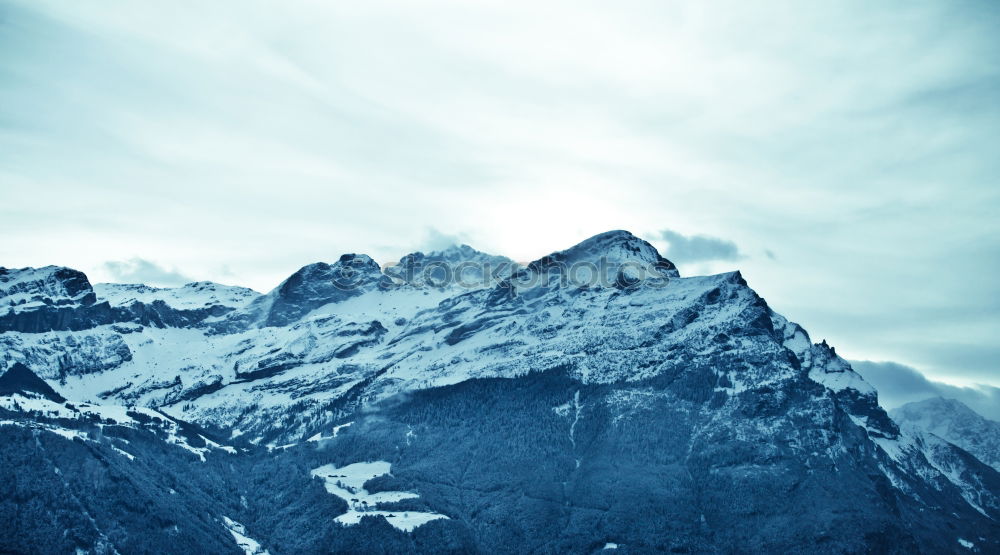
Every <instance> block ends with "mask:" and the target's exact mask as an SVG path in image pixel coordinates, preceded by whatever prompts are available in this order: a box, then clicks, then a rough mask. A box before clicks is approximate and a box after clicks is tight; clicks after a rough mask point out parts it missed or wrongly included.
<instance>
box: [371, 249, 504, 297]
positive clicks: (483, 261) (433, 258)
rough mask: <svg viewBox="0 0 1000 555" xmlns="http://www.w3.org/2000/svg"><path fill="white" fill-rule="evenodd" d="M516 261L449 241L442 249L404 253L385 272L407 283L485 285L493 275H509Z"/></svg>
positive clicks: (501, 276)
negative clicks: (448, 244)
mask: <svg viewBox="0 0 1000 555" xmlns="http://www.w3.org/2000/svg"><path fill="white" fill-rule="evenodd" d="M516 268H517V264H516V263H515V262H514V261H513V260H511V259H509V258H507V257H506V256H499V255H494V254H489V253H485V252H482V251H479V250H476V249H474V248H472V247H470V246H469V245H464V244H463V245H452V246H450V247H448V248H446V249H443V250H437V251H431V252H428V253H426V254H425V253H423V252H420V251H417V252H413V253H410V254H407V255H406V256H404V257H402V258H400V259H399V262H398V263H396V264H394V265H392V266H389V267H388V268H386V269H385V275H387V276H389V277H390V278H393V279H396V280H400V281H402V282H404V283H408V284H410V285H417V286H420V285H435V284H440V285H450V284H459V285H463V286H467V287H468V286H471V287H480V286H482V287H486V286H489V285H492V284H493V281H494V280H495V279H502V278H506V277H508V276H509V275H510V274H511V273H512V272H513V271H514V270H515V269H516Z"/></svg>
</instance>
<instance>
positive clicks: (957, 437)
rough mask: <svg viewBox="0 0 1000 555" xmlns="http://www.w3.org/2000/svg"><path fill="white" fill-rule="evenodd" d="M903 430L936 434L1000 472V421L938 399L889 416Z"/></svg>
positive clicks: (896, 411)
mask: <svg viewBox="0 0 1000 555" xmlns="http://www.w3.org/2000/svg"><path fill="white" fill-rule="evenodd" d="M889 414H890V415H891V416H892V419H893V420H895V421H896V422H897V423H898V424H899V425H900V426H901V427H903V428H906V429H909V430H913V431H916V432H922V433H930V434H934V435H936V436H938V437H940V438H942V439H944V440H946V441H948V442H950V443H953V444H955V445H957V446H959V447H961V448H962V449H965V450H966V451H968V452H969V453H972V454H973V455H975V456H976V458H978V459H979V460H981V461H983V462H984V463H986V464H988V465H990V466H992V467H993V468H995V469H997V470H1000V422H994V421H993V420H989V419H987V418H984V417H982V416H980V415H979V413H977V412H975V411H973V410H972V409H970V408H969V407H967V406H965V405H964V404H962V403H961V402H959V401H956V400H954V399H943V398H941V397H935V398H932V399H927V400H924V401H917V402H914V403H907V404H905V405H903V406H901V407H899V408H896V409H894V410H892V411H890V413H889Z"/></svg>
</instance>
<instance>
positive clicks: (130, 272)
mask: <svg viewBox="0 0 1000 555" xmlns="http://www.w3.org/2000/svg"><path fill="white" fill-rule="evenodd" d="M104 269H105V270H106V271H107V273H108V274H110V275H111V277H112V280H113V281H114V282H117V283H144V284H146V285H152V286H155V287H178V286H181V285H184V284H185V283H191V282H192V281H196V280H194V279H191V278H190V277H188V276H186V275H184V274H182V273H180V272H178V271H177V270H176V269H174V270H168V269H166V268H164V267H163V266H160V265H159V264H157V263H155V262H150V261H149V260H145V259H142V258H132V259H130V260H125V261H109V262H105V263H104Z"/></svg>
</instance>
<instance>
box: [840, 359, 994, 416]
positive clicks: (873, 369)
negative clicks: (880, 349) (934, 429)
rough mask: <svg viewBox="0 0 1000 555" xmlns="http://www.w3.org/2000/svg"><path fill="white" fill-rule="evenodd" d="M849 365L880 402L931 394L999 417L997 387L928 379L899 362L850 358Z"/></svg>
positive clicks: (901, 402) (891, 404)
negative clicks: (966, 385) (950, 383)
mask: <svg viewBox="0 0 1000 555" xmlns="http://www.w3.org/2000/svg"><path fill="white" fill-rule="evenodd" d="M851 366H852V367H853V368H854V370H855V371H857V372H858V373H859V374H861V376H862V377H864V379H865V380H866V381H867V382H868V383H870V384H872V385H873V386H874V387H875V389H877V390H878V398H879V403H880V404H881V405H882V406H883V407H885V408H887V409H893V408H896V407H898V406H900V405H904V404H906V403H910V402H913V401H921V400H924V399H929V398H931V397H944V398H946V399H956V400H958V401H961V402H963V403H965V404H966V405H968V406H969V407H970V408H972V409H973V410H975V411H976V412H978V413H980V414H982V415H983V416H985V417H987V418H990V419H992V420H997V421H1000V388H996V387H992V386H988V385H979V386H976V387H957V386H954V385H949V384H946V383H941V382H937V381H933V380H929V379H927V377H925V376H924V375H923V374H921V373H920V372H919V371H918V370H917V369H916V368H912V367H910V366H906V365H904V364H899V363H898V362H873V361H870V360H852V361H851Z"/></svg>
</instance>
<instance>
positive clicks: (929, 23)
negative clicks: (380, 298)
mask: <svg viewBox="0 0 1000 555" xmlns="http://www.w3.org/2000/svg"><path fill="white" fill-rule="evenodd" d="M998 14H1000V9H998V8H997V5H996V4H995V3H993V2H986V1H983V2H977V1H968V2H943V1H942V2H910V1H906V2H902V1H898V2H877V3H872V2H850V1H849V2H836V3H834V2H823V3H815V2H793V1H789V2H743V1H733V2H685V3H672V2H662V1H649V2H634V1H627V0H626V1H622V2H586V1H585V2H581V1H579V0H577V1H573V2H543V3H538V2H526V3H518V2H511V1H503V2H465V1H454V2H447V1H446V2H430V3H428V2H420V3H415V2H396V3H383V2H378V1H361V2H301V3H290V2H282V3H280V5H278V4H272V5H266V3H259V2H244V1H238V2H237V1H234V2H178V1H163V2H155V3H150V2H142V3H138V2H125V1H122V2H101V3H96V2H93V3H92V2H64V1H47V0H24V1H13V2H11V1H9V0H0V237H2V238H3V240H2V241H0V265H3V266H7V267H22V266H41V265H47V264H56V265H65V266H71V267H75V268H78V269H80V270H83V271H85V272H87V273H88V275H89V276H90V277H91V280H92V281H94V282H98V281H144V282H147V283H151V284H158V285H177V284H181V283H184V282H185V281H190V280H195V279H197V280H215V281H220V282H223V283H231V284H239V285H247V286H251V287H254V288H256V289H258V290H268V289H270V288H272V287H273V286H275V285H276V284H277V283H278V282H279V281H280V280H281V279H283V278H284V277H286V276H287V275H289V274H290V273H292V272H293V271H294V270H296V269H297V268H298V267H300V266H302V265H304V264H306V263H310V262H314V261H318V260H325V261H331V260H335V259H336V257H338V256H339V255H340V254H341V253H343V252H364V253H368V254H370V255H372V256H373V257H375V258H376V259H378V260H380V261H389V260H395V259H398V258H399V256H401V255H403V254H405V253H407V252H410V251H413V250H420V249H425V250H426V249H434V248H439V247H443V246H447V245H448V244H449V243H452V242H455V241H458V242H464V243H468V244H470V245H472V246H474V247H476V248H479V249H481V250H484V251H488V252H493V253H498V254H506V255H508V256H510V257H512V258H514V259H517V260H530V259H534V258H537V257H539V256H541V255H544V254H546V253H548V252H550V251H553V250H558V249H562V248H566V247H568V246H570V245H572V244H574V243H576V242H578V241H580V240H582V239H584V238H586V237H588V236H590V235H593V234H595V233H598V232H602V231H607V230H610V229H628V230H630V231H632V232H633V233H635V234H637V235H639V236H641V237H644V238H646V239H648V240H650V241H651V242H653V243H654V244H655V245H656V246H657V247H658V248H660V250H661V252H663V254H664V255H665V256H667V257H668V258H671V259H672V260H673V261H674V262H676V263H677V264H678V265H679V266H680V269H681V271H682V273H684V274H692V273H715V272H721V271H728V270H732V269H737V268H738V269H740V270H742V271H743V274H744V276H745V277H746V279H747V280H748V282H749V283H750V285H751V286H752V287H754V288H755V289H756V290H757V291H758V292H759V293H760V294H761V295H762V296H764V297H765V298H766V299H767V300H768V302H769V303H770V304H771V306H772V307H774V308H775V309H776V310H778V311H779V312H782V313H783V314H786V315H787V316H788V317H789V318H791V319H793V320H795V321H798V322H800V323H802V324H803V325H804V326H805V327H806V328H807V329H809V330H810V331H811V332H812V334H813V335H814V339H816V340H819V339H822V338H826V339H827V340H828V341H830V342H831V344H833V345H835V346H836V347H837V348H838V351H839V352H840V353H841V354H842V355H844V356H845V357H848V358H852V359H869V360H878V361H894V362H896V363H901V364H905V365H907V366H911V367H914V368H917V369H919V370H920V371H921V372H923V373H924V374H926V375H928V376H930V377H931V378H933V379H936V380H942V381H947V382H950V383H952V384H959V385H962V384H972V383H989V384H993V385H1000V376H998V362H997V361H998V360H1000V343H998V341H997V337H1000V279H998V275H1000V218H998V217H997V216H998V212H1000V155H998V154H997V148H998V146H997V145H998V144H1000V102H997V99H998V98H1000V57H998V56H997V53H998V52H1000V33H997V32H996V29H997V28H1000V16H998Z"/></svg>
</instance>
